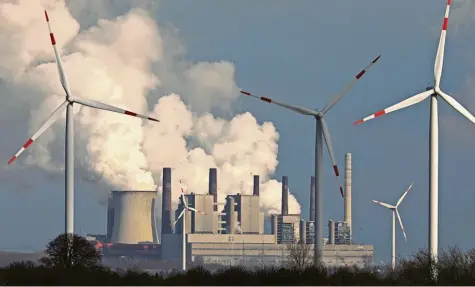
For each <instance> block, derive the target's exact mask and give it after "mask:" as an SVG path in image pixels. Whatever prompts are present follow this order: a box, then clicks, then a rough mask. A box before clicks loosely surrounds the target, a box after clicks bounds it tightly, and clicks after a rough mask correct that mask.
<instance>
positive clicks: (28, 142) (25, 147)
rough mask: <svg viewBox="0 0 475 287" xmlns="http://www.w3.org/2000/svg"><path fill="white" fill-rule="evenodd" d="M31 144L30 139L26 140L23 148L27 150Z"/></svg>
mask: <svg viewBox="0 0 475 287" xmlns="http://www.w3.org/2000/svg"><path fill="white" fill-rule="evenodd" d="M32 143H33V140H32V139H29V140H27V141H26V143H25V144H24V145H23V148H24V149H27V148H28V147H29V146H30V145H31V144H32Z"/></svg>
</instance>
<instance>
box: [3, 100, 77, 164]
mask: <svg viewBox="0 0 475 287" xmlns="http://www.w3.org/2000/svg"><path fill="white" fill-rule="evenodd" d="M67 105H68V102H67V101H64V102H63V103H62V104H61V105H60V106H59V107H58V108H57V109H56V110H55V111H54V112H53V113H52V114H51V116H49V118H48V119H47V120H46V121H45V122H44V123H43V125H41V127H40V128H39V129H38V130H37V131H36V133H35V134H34V135H33V136H32V137H31V138H30V139H29V140H27V141H26V143H25V144H24V145H23V146H22V147H21V149H20V150H19V151H18V152H17V153H16V154H15V155H14V156H13V157H12V158H11V159H10V160H9V161H8V164H11V163H12V162H13V161H15V159H17V158H18V157H19V156H20V154H21V153H22V152H23V151H25V150H26V149H27V148H28V147H29V146H30V145H31V144H32V143H33V142H34V141H35V140H36V139H37V138H38V137H39V136H40V135H41V134H42V133H44V132H45V130H46V129H47V128H49V127H50V126H51V125H52V124H53V123H54V122H55V121H56V120H57V119H58V118H59V116H60V115H61V112H62V111H63V110H64V109H65V108H66V106H67Z"/></svg>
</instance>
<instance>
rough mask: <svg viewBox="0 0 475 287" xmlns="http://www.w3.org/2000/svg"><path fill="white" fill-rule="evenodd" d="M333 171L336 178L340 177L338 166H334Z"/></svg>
mask: <svg viewBox="0 0 475 287" xmlns="http://www.w3.org/2000/svg"><path fill="white" fill-rule="evenodd" d="M333 171H334V172H335V175H336V176H339V175H340V173H339V172H338V166H336V165H334V166H333Z"/></svg>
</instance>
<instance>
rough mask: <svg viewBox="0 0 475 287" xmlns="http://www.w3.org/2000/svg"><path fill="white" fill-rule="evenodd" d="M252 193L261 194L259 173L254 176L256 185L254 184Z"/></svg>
mask: <svg viewBox="0 0 475 287" xmlns="http://www.w3.org/2000/svg"><path fill="white" fill-rule="evenodd" d="M252 195H256V196H259V176H258V175H255V176H254V186H253V191H252Z"/></svg>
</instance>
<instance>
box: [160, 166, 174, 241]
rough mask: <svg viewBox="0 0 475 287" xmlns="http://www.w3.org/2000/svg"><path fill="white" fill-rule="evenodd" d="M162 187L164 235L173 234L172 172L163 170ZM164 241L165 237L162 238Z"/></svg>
mask: <svg viewBox="0 0 475 287" xmlns="http://www.w3.org/2000/svg"><path fill="white" fill-rule="evenodd" d="M162 183H163V187H162V235H163V234H172V233H173V232H172V218H171V213H172V170H171V168H169V167H164V168H163V180H162ZM162 240H163V237H162Z"/></svg>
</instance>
